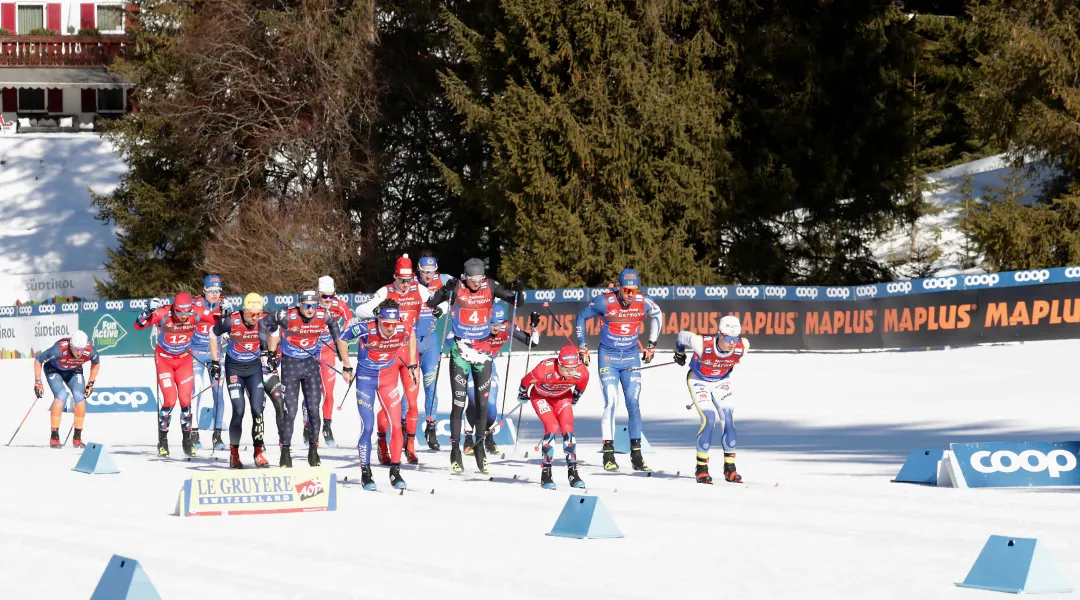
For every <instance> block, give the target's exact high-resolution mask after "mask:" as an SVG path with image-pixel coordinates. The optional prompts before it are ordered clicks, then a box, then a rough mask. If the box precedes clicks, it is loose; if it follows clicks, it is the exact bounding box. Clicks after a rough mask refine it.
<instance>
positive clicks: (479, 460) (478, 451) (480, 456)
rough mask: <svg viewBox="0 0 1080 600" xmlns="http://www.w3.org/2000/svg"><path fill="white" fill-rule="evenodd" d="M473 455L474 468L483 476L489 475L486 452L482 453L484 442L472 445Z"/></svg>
mask: <svg viewBox="0 0 1080 600" xmlns="http://www.w3.org/2000/svg"><path fill="white" fill-rule="evenodd" d="M473 455H474V456H475V457H476V468H477V470H479V471H480V472H481V473H483V474H484V475H490V474H491V473H489V472H488V460H487V452H485V451H484V440H477V441H476V444H475V445H473Z"/></svg>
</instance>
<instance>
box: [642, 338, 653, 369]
mask: <svg viewBox="0 0 1080 600" xmlns="http://www.w3.org/2000/svg"><path fill="white" fill-rule="evenodd" d="M655 355H656V343H655V342H649V345H648V346H646V347H645V351H644V352H642V353H641V362H643V363H645V364H649V363H651V362H652V359H653V356H655Z"/></svg>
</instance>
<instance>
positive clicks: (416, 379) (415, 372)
mask: <svg viewBox="0 0 1080 600" xmlns="http://www.w3.org/2000/svg"><path fill="white" fill-rule="evenodd" d="M409 375H412V381H413V385H420V378H421V375H420V365H409Z"/></svg>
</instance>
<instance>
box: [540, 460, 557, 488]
mask: <svg viewBox="0 0 1080 600" xmlns="http://www.w3.org/2000/svg"><path fill="white" fill-rule="evenodd" d="M540 487H542V488H544V489H545V490H553V489H555V481H554V480H552V479H551V465H547V466H545V467H541V468H540Z"/></svg>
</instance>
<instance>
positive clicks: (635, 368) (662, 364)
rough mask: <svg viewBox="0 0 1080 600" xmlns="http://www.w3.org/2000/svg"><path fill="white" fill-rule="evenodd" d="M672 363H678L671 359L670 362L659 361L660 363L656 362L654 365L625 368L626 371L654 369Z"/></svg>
mask: <svg viewBox="0 0 1080 600" xmlns="http://www.w3.org/2000/svg"><path fill="white" fill-rule="evenodd" d="M674 364H678V363H676V362H675V361H671V362H666V363H660V364H656V365H646V366H644V367H630V368H629V369H627V371H644V370H646V369H655V368H656V367H666V366H668V365H674Z"/></svg>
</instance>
